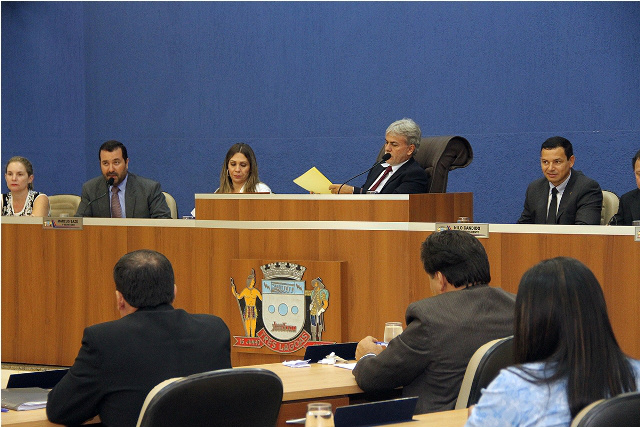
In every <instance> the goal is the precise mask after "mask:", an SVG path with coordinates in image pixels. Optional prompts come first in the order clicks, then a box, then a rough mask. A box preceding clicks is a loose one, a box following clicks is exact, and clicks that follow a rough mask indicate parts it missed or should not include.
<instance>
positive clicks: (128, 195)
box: [124, 174, 136, 218]
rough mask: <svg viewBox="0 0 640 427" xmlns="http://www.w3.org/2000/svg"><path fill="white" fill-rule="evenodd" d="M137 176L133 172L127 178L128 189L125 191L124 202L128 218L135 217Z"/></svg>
mask: <svg viewBox="0 0 640 427" xmlns="http://www.w3.org/2000/svg"><path fill="white" fill-rule="evenodd" d="M135 182H136V180H135V178H134V176H133V175H132V174H129V177H128V178H127V190H126V191H125V193H124V204H125V210H126V214H125V216H126V217H127V218H133V212H135V208H136V188H135V185H134V184H135Z"/></svg>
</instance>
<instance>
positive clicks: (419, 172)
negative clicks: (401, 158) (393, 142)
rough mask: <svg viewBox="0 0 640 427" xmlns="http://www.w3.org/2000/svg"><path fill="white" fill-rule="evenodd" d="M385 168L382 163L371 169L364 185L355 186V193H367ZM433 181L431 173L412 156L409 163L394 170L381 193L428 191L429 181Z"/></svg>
mask: <svg viewBox="0 0 640 427" xmlns="http://www.w3.org/2000/svg"><path fill="white" fill-rule="evenodd" d="M383 170H384V168H383V167H382V166H381V165H378V166H376V167H374V168H373V169H371V171H370V172H369V175H367V180H366V181H365V183H364V185H363V186H362V187H354V188H353V193H354V194H366V192H367V190H368V189H369V187H371V186H372V185H373V183H374V182H375V180H376V179H377V178H378V176H379V175H380V174H381V173H382V171H383ZM430 182H431V177H430V176H429V174H428V173H427V172H426V171H425V170H424V169H422V166H420V165H419V164H418V162H416V161H415V160H414V158H413V157H411V158H410V159H409V160H408V161H407V163H405V164H404V165H402V166H401V167H400V169H398V170H397V171H396V172H394V174H393V175H391V178H389V180H388V181H387V183H386V184H385V185H384V187H382V190H380V193H382V194H417V193H428V192H429V183H430Z"/></svg>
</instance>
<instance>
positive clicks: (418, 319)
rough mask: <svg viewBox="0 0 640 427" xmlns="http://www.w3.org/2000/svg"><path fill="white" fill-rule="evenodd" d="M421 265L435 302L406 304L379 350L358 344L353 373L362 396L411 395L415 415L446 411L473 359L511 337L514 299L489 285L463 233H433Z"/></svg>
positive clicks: (483, 264) (483, 258) (482, 258)
mask: <svg viewBox="0 0 640 427" xmlns="http://www.w3.org/2000/svg"><path fill="white" fill-rule="evenodd" d="M421 258H422V263H423V265H424V269H425V271H426V272H427V276H428V277H429V285H430V287H431V291H432V292H433V294H434V296H433V297H431V298H426V299H423V300H420V301H416V302H414V303H412V304H411V305H409V308H407V313H406V322H407V328H406V329H405V330H404V332H402V333H401V334H400V335H398V336H396V337H395V338H393V339H392V340H391V341H390V342H389V346H388V347H387V348H386V349H385V347H383V346H381V345H379V344H378V340H377V339H375V338H373V337H371V336H368V337H366V338H364V339H362V340H361V341H360V342H359V343H358V347H357V348H356V359H358V363H357V364H356V367H355V369H354V370H353V375H354V376H355V377H356V382H357V383H358V386H360V388H361V389H362V390H364V391H366V392H382V391H390V390H393V389H394V388H397V387H403V389H402V394H403V396H406V397H409V396H418V404H417V406H416V413H417V414H421V413H426V412H437V411H445V410H449V409H453V407H454V406H455V403H456V400H457V397H458V392H459V391H460V385H461V384H462V378H463V377H464V373H465V370H466V369H467V364H468V363H469V359H471V356H473V353H474V352H475V351H476V350H477V349H478V348H479V347H481V346H482V345H484V344H486V343H487V342H489V341H491V340H494V339H498V338H504V337H507V336H509V335H513V318H514V307H515V295H513V294H511V293H508V292H505V291H503V290H502V289H500V288H495V287H490V286H489V282H490V281H491V274H490V271H489V259H488V258H487V253H486V252H485V250H484V247H483V246H482V244H481V243H480V242H479V241H478V240H477V239H476V238H475V237H473V236H471V235H470V234H468V233H465V232H462V231H457V230H446V231H442V232H440V233H434V234H432V235H430V236H429V237H428V238H427V240H425V241H424V242H423V243H422V250H421Z"/></svg>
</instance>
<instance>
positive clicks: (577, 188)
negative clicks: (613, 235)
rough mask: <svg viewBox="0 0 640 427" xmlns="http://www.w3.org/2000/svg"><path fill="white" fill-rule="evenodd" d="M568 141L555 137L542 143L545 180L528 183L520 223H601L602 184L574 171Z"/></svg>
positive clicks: (541, 151) (542, 163)
mask: <svg viewBox="0 0 640 427" xmlns="http://www.w3.org/2000/svg"><path fill="white" fill-rule="evenodd" d="M575 161H576V158H575V156H574V155H573V146H572V145H571V142H569V140H568V139H566V138H563V137H561V136H554V137H551V138H549V139H547V140H546V141H545V142H543V143H542V147H541V149H540V166H541V167H542V173H543V174H544V177H543V178H540V179H537V180H535V181H533V182H532V183H531V184H529V187H528V188H527V193H526V196H525V199H524V209H523V210H522V215H520V218H519V219H518V224H591V225H599V224H600V213H601V211H602V190H601V189H600V185H598V183H597V182H595V181H594V180H592V179H591V178H587V176H585V175H584V174H583V173H582V172H580V171H577V170H575V169H573V165H574V163H575Z"/></svg>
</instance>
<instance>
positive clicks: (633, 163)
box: [631, 150, 640, 170]
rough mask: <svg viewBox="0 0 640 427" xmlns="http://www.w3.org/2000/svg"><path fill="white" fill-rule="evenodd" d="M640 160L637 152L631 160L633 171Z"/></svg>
mask: <svg viewBox="0 0 640 427" xmlns="http://www.w3.org/2000/svg"><path fill="white" fill-rule="evenodd" d="M638 160H640V150H638V152H637V153H636V155H635V156H633V159H631V169H633V170H635V168H636V162H637V161H638Z"/></svg>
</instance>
